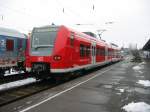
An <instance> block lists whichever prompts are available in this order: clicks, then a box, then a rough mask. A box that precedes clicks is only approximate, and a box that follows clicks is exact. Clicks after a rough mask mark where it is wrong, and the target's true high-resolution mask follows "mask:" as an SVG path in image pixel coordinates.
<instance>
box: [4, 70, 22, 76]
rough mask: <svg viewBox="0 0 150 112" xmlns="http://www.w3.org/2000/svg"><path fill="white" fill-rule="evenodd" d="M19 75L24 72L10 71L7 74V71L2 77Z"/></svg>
mask: <svg viewBox="0 0 150 112" xmlns="http://www.w3.org/2000/svg"><path fill="white" fill-rule="evenodd" d="M19 73H24V71H15V70H13V69H11V70H10V73H9V71H5V74H4V76H9V75H15V74H19Z"/></svg>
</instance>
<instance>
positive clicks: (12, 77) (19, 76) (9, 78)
mask: <svg viewBox="0 0 150 112" xmlns="http://www.w3.org/2000/svg"><path fill="white" fill-rule="evenodd" d="M27 77H31V76H30V75H29V74H27V73H18V74H13V75H8V76H3V77H1V78H0V85H1V84H4V83H9V82H13V81H17V80H22V79H25V78H27Z"/></svg>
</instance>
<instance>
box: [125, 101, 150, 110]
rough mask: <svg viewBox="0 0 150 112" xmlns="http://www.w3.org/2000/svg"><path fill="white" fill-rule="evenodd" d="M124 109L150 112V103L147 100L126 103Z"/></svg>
mask: <svg viewBox="0 0 150 112" xmlns="http://www.w3.org/2000/svg"><path fill="white" fill-rule="evenodd" d="M122 109H124V110H125V111H127V112H150V105H148V104H147V103H145V102H137V103H134V102H131V103H129V104H128V105H125V106H124V107H123V108H122Z"/></svg>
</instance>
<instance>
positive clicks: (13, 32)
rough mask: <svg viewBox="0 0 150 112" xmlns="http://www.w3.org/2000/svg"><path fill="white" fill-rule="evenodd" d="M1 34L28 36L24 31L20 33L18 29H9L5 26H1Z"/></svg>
mask: <svg viewBox="0 0 150 112" xmlns="http://www.w3.org/2000/svg"><path fill="white" fill-rule="evenodd" d="M0 35H6V36H11V37H19V38H26V36H25V35H24V34H23V33H20V32H19V31H17V30H14V29H9V28H3V27H0Z"/></svg>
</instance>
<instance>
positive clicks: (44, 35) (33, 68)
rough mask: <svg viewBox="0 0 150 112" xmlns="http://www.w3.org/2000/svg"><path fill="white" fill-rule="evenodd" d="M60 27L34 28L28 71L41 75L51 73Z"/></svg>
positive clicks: (27, 54)
mask: <svg viewBox="0 0 150 112" xmlns="http://www.w3.org/2000/svg"><path fill="white" fill-rule="evenodd" d="M58 28H59V27H58V26H55V25H53V26H45V27H38V28H34V29H33V31H32V33H31V36H30V38H29V40H28V46H27V47H28V48H27V53H26V71H28V72H31V73H34V74H38V75H39V74H41V73H50V68H51V63H52V61H53V51H54V45H55V40H56V38H57V33H58Z"/></svg>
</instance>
